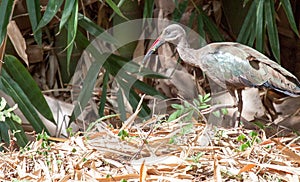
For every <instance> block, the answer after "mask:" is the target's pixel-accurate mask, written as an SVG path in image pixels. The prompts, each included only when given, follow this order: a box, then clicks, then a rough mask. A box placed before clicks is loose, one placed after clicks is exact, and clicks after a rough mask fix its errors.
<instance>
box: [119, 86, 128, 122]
mask: <svg viewBox="0 0 300 182" xmlns="http://www.w3.org/2000/svg"><path fill="white" fill-rule="evenodd" d="M117 102H118V109H119V113H120V117H121V120H122V121H125V120H126V110H125V104H124V98H123V93H122V89H121V88H119V89H118V92H117Z"/></svg>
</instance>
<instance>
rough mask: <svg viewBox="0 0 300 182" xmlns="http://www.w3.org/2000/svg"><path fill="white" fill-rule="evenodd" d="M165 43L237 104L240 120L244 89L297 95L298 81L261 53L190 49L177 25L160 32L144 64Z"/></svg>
mask: <svg viewBox="0 0 300 182" xmlns="http://www.w3.org/2000/svg"><path fill="white" fill-rule="evenodd" d="M166 42H169V43H172V44H174V45H175V46H176V50H177V51H178V53H179V56H180V58H181V59H182V60H183V61H184V62H187V63H189V64H191V65H194V66H196V67H199V68H200V69H201V70H202V71H203V72H204V73H205V74H206V75H207V76H208V77H209V78H210V79H212V80H213V81H214V82H216V83H217V84H218V85H219V86H221V87H223V88H225V89H227V90H228V91H229V93H230V94H231V95H232V96H233V98H234V100H235V102H236V103H237V106H238V111H239V114H240V116H241V111H242V98H241V97H242V96H241V91H242V89H244V88H245V87H258V88H268V89H273V90H276V91H278V92H281V93H283V94H286V95H289V96H298V95H300V82H299V80H298V79H297V78H296V77H295V76H294V75H293V74H291V73H290V72H289V71H287V70H286V69H284V68H283V67H281V66H280V65H279V64H277V63H276V62H274V61H272V60H270V59H269V58H268V57H266V56H265V55H263V54H262V53H260V52H258V51H256V50H254V49H252V48H251V47H248V46H246V45H242V44H239V43H234V42H220V43H211V44H208V45H206V46H204V47H202V48H200V49H198V50H195V49H192V48H190V47H189V44H188V42H187V39H186V33H185V30H184V29H183V28H182V27H181V26H180V25H177V24H171V25H169V26H167V27H166V28H165V29H164V30H163V31H162V33H161V35H160V36H159V37H158V38H157V39H156V40H155V42H154V43H153V45H152V46H151V48H150V49H149V51H148V52H147V53H146V55H145V57H144V60H143V61H146V60H147V59H148V58H149V57H150V55H151V54H152V53H153V52H155V51H156V50H157V49H158V47H160V46H161V45H162V44H164V43H166ZM235 90H237V93H238V102H237V98H236V96H235Z"/></svg>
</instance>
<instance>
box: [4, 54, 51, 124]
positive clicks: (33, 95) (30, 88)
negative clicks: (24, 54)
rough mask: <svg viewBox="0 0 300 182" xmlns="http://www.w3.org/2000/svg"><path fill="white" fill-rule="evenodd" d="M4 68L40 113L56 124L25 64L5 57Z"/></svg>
mask: <svg viewBox="0 0 300 182" xmlns="http://www.w3.org/2000/svg"><path fill="white" fill-rule="evenodd" d="M3 67H4V69H5V70H6V72H7V73H8V74H9V75H10V77H12V78H13V79H14V81H15V82H16V83H18V85H19V86H20V87H21V89H22V92H24V94H25V95H26V97H28V99H29V100H30V102H31V103H32V105H33V106H34V107H35V108H36V109H37V110H38V111H39V113H41V114H42V115H43V116H44V117H45V118H47V119H48V120H50V121H51V122H53V123H54V124H55V121H54V118H53V115H52V112H51V110H50V108H49V106H48V104H47V102H46V100H45V98H44V96H43V94H42V93H41V91H40V89H39V87H38V85H37V84H36V82H35V81H34V80H33V78H32V77H31V75H30V73H29V72H28V71H27V70H26V68H25V67H24V66H23V64H22V63H21V62H20V61H19V60H18V59H17V58H15V57H14V56H9V55H8V56H5V64H3Z"/></svg>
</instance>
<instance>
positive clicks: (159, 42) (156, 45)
mask: <svg viewBox="0 0 300 182" xmlns="http://www.w3.org/2000/svg"><path fill="white" fill-rule="evenodd" d="M164 43H165V40H164V39H162V38H161V37H158V38H157V39H156V40H155V41H154V42H153V44H152V46H151V47H150V49H149V50H148V52H147V53H146V55H145V57H144V59H143V62H142V65H141V66H143V65H144V64H145V62H146V61H147V60H148V59H149V57H150V56H151V55H152V54H153V52H155V51H156V50H157V49H158V48H159V47H160V46H161V45H162V44H164Z"/></svg>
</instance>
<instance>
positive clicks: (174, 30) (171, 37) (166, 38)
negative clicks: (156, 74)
mask: <svg viewBox="0 0 300 182" xmlns="http://www.w3.org/2000/svg"><path fill="white" fill-rule="evenodd" d="M185 35H186V34H185V31H184V29H183V28H182V27H181V26H180V25H177V24H172V25H169V26H167V27H166V28H165V29H164V30H163V31H162V33H161V34H160V36H159V37H158V38H157V39H156V40H155V41H154V43H153V44H152V46H151V47H150V49H149V50H148V52H147V53H146V55H145V57H144V59H143V62H145V61H146V60H147V59H148V58H149V57H150V56H151V55H152V53H153V52H155V51H156V50H157V49H158V48H159V47H160V46H161V45H162V44H164V43H165V42H170V43H172V44H174V45H177V44H178V43H179V42H180V40H181V39H182V38H183V37H185Z"/></svg>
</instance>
